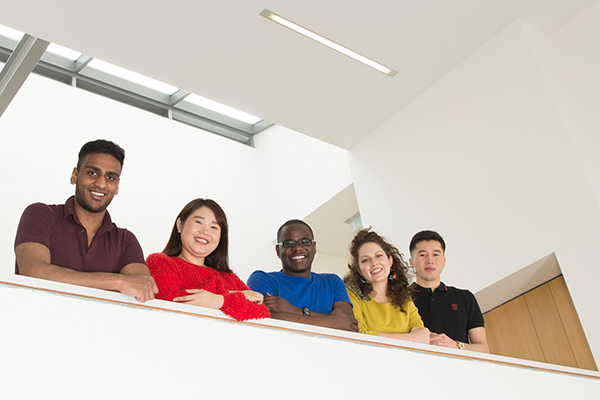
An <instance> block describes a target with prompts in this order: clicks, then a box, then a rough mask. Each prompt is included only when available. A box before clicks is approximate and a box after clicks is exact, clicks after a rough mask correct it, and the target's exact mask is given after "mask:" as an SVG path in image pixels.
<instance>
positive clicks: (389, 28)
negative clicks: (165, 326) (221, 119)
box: [0, 0, 600, 397]
mask: <svg viewBox="0 0 600 400" xmlns="http://www.w3.org/2000/svg"><path fill="white" fill-rule="evenodd" d="M315 4H317V2H314V1H307V2H292V1H284V2H269V1H267V2H266V3H264V2H263V3H260V4H258V2H256V1H248V2H244V3H240V2H232V1H223V2H219V3H216V2H207V1H198V2H190V1H183V0H181V1H173V2H171V3H169V5H168V7H167V6H166V5H165V4H164V3H163V2H161V3H160V5H159V3H156V2H150V3H146V4H145V6H144V7H143V8H142V9H140V8H139V7H138V6H137V5H135V6H134V5H133V3H123V2H116V1H114V0H111V1H106V2H103V3H102V4H100V3H98V4H95V5H94V6H93V7H91V6H90V7H83V6H81V4H80V3H79V2H77V3H75V2H74V1H70V0H65V1H62V2H60V5H57V3H56V2H43V1H41V0H36V1H31V2H4V3H3V4H2V12H1V13H0V23H2V24H5V25H8V26H10V27H13V28H17V29H20V30H23V31H25V32H27V33H30V34H32V35H35V36H38V37H40V38H42V39H45V40H50V41H53V42H56V43H58V44H61V45H65V46H67V47H71V48H73V49H75V50H79V51H82V52H83V53H85V54H87V55H90V56H94V57H99V58H101V59H104V60H105V61H108V62H112V63H114V64H117V65H120V66H123V67H126V68H129V69H132V70H135V71H137V72H140V73H143V74H146V75H149V76H151V77H153V78H156V79H161V80H163V81H165V82H167V83H170V84H174V85H178V86H181V87H182V88H183V89H185V90H188V91H192V92H196V93H198V94H201V95H203V96H206V97H209V98H212V99H214V100H217V101H220V102H223V103H225V104H229V105H231V106H234V107H237V108H239V109H241V110H243V111H246V112H249V113H252V114H254V115H258V116H261V117H264V118H265V119H267V120H270V121H273V122H276V123H279V124H280V125H282V126H286V127H287V128H282V127H281V126H279V127H274V128H271V129H269V130H267V131H265V132H263V133H261V134H259V135H258V137H257V138H256V149H251V148H248V147H245V146H242V145H239V144H236V143H233V142H231V141H227V140H225V139H221V138H218V137H215V136H214V135H211V134H208V133H206V134H205V133H202V132H201V131H198V130H197V129H194V128H189V127H186V126H182V125H181V124H177V123H173V122H171V121H168V120H166V119H164V118H160V117H156V116H153V115H148V114H147V113H145V112H143V111H140V110H136V109H133V108H131V107H127V106H123V105H121V104H117V103H114V102H111V101H109V100H105V99H102V98H98V97H97V96H95V95H91V94H87V93H85V92H82V91H77V90H75V89H72V88H70V87H68V86H65V85H61V84H58V83H55V82H50V81H47V80H45V79H43V78H39V77H36V76H31V77H30V78H29V79H28V81H27V82H26V83H25V85H24V87H23V89H22V90H21V91H20V92H19V93H18V94H17V96H16V98H15V99H14V101H13V103H11V105H10V106H9V108H8V109H7V111H6V112H5V114H4V115H3V117H2V118H1V119H0V133H2V135H3V139H4V145H3V146H1V148H0V155H1V156H2V158H1V161H0V162H1V163H2V166H3V167H4V171H5V179H6V180H7V181H6V184H5V185H4V187H5V191H4V192H3V193H4V196H3V198H2V211H1V212H0V222H1V223H2V226H3V228H2V230H1V231H0V257H1V259H0V261H1V262H0V265H1V267H0V268H1V269H2V270H3V271H7V272H9V271H12V262H13V256H12V241H13V239H14V230H15V227H16V224H17V221H18V218H19V216H20V213H21V211H22V210H23V208H24V207H25V206H26V205H27V204H29V203H31V202H35V201H43V202H46V203H52V202H55V203H60V202H63V201H64V200H65V199H66V198H67V197H68V196H69V195H71V194H72V193H73V188H71V187H69V186H68V184H67V182H68V178H69V175H70V171H71V169H72V167H73V166H74V164H75V162H76V157H75V155H76V153H77V151H78V149H79V148H80V146H81V144H82V143H84V142H85V141H87V140H91V139H96V138H98V137H107V138H109V139H112V140H115V141H116V142H117V143H119V144H121V145H123V147H125V149H126V150H127V151H128V155H127V158H126V162H125V167H124V175H123V181H122V184H121V191H120V194H119V196H117V198H115V200H114V203H113V204H112V205H111V207H110V211H111V213H112V215H113V217H114V220H115V221H116V222H117V223H118V224H120V225H121V226H125V227H128V228H130V229H131V230H132V231H133V232H135V233H136V234H137V236H138V237H139V238H140V241H141V242H142V245H143V247H144V251H145V252H146V253H149V252H155V251H160V250H161V249H162V247H163V246H164V243H165V241H166V238H167V236H168V233H169V231H170V227H171V224H172V223H173V219H174V216H175V215H176V214H177V212H178V211H179V209H181V207H182V206H183V205H184V204H185V203H186V202H187V201H189V200H190V199H192V198H194V197H199V196H207V197H211V198H214V199H216V200H217V201H218V202H219V203H220V204H221V205H223V207H224V209H225V210H226V211H227V213H228V215H229V217H230V219H231V226H232V230H231V233H232V239H231V249H232V254H231V259H232V266H233V268H234V270H235V271H236V272H238V274H239V275H240V276H241V277H242V278H245V277H247V275H248V274H249V273H250V272H251V271H252V270H254V269H257V268H261V269H266V270H274V269H278V268H279V263H278V261H277V259H276V258H275V256H274V252H273V249H272V240H273V239H274V234H275V230H276V229H277V227H278V226H279V225H280V224H281V223H282V222H283V221H285V220H287V219H289V218H302V217H304V216H306V215H308V214H309V213H310V212H312V211H313V210H314V209H315V208H317V207H319V206H320V205H321V204H323V203H324V202H325V201H326V200H328V199H330V198H331V197H332V196H333V195H335V194H336V193H338V192H340V191H341V190H342V189H344V188H346V187H347V186H348V185H349V184H350V183H351V182H354V188H355V191H356V195H357V200H358V206H359V208H360V212H361V216H362V220H363V224H364V225H365V226H366V225H373V226H374V227H375V228H376V229H377V230H379V231H380V232H381V233H383V234H384V235H386V236H388V237H390V238H391V239H392V240H393V241H394V243H395V244H396V245H397V246H398V247H399V248H401V249H405V251H406V250H407V249H406V247H407V245H408V242H409V240H410V237H411V236H412V235H413V234H414V233H415V232H417V231H419V230H422V229H434V230H437V231H439V232H440V233H441V234H442V235H443V236H444V237H445V239H446V241H447V243H448V251H447V258H448V262H447V267H446V270H445V271H444V275H443V280H444V281H445V282H446V283H448V284H452V285H455V286H458V287H466V288H469V289H471V290H472V291H473V292H478V291H480V290H483V289H485V288H487V287H489V286H491V285H493V284H495V283H496V282H498V281H501V280H503V279H505V278H506V277H509V276H518V274H516V275H514V274H515V273H516V272H518V271H519V270H521V269H523V268H525V267H526V266H528V265H531V264H532V263H534V262H536V261H538V260H541V259H542V258H544V257H546V256H547V255H548V254H552V253H554V254H555V255H556V259H557V261H558V264H559V265H560V268H561V270H562V272H563V275H564V277H565V280H566V282H567V286H568V288H569V290H570V293H571V296H572V298H573V301H574V303H575V306H576V308H577V312H578V315H579V318H580V320H581V322H582V325H583V327H584V329H585V332H586V334H587V338H588V341H589V343H590V346H591V348H592V352H593V353H594V355H595V356H596V359H598V355H599V354H600V335H598V332H599V331H600V320H599V319H598V318H597V315H598V310H597V306H596V304H595V301H594V299H592V297H593V294H594V293H595V292H594V289H595V287H596V286H597V282H598V281H599V280H600V279H599V278H600V268H599V265H598V261H597V257H595V255H594V253H595V250H596V249H597V247H598V243H600V203H599V199H600V164H599V162H600V161H598V157H597V155H598V154H600V139H599V136H598V132H599V131H600V117H599V113H598V110H599V109H600V107H599V106H600V75H599V74H598V71H600V52H599V51H598V49H599V48H600V46H599V44H600V4H599V3H598V2H591V1H571V0H569V1H566V0H565V1H555V2H551V4H550V3H549V2H547V1H543V0H528V1H516V0H514V1H506V2H497V1H491V0H489V1H480V0H465V1H460V2H446V1H441V0H440V1H431V2H420V3H415V2H409V1H397V2H387V1H382V2H374V3H369V4H368V5H367V3H364V2H358V1H349V2H343V3H342V2H341V1H333V2H329V3H327V5H323V3H322V2H319V3H318V6H319V7H316V6H315ZM588 6H589V7H588ZM586 7H587V8H586ZM263 8H269V9H271V10H272V11H275V12H280V13H281V14H282V15H284V16H287V17H290V18H291V19H292V20H295V21H296V22H298V23H301V24H303V25H305V26H307V27H309V28H314V29H315V30H317V31H319V32H320V33H323V34H324V35H325V36H328V37H330V38H331V39H334V40H337V41H339V42H341V43H342V44H346V45H348V46H349V47H351V48H353V49H354V50H357V51H359V52H361V53H364V54H365V55H367V56H371V57H373V58H374V59H376V60H378V61H381V62H383V63H386V64H390V66H391V67H392V68H394V69H397V70H399V71H400V72H399V74H398V75H396V76H395V77H393V78H389V77H387V76H384V75H383V74H380V73H378V72H375V71H371V70H369V69H368V68H367V67H363V66H361V65H359V64H357V63H355V62H353V61H352V60H349V59H347V58H346V57H344V56H340V55H337V54H333V53H330V52H329V51H328V50H327V49H325V48H323V47H322V46H320V47H318V45H315V46H317V47H314V46H313V44H312V43H310V42H309V41H306V40H305V39H303V38H300V37H298V36H294V35H295V34H293V33H292V32H288V31H285V30H283V31H280V30H277V26H276V25H275V24H273V23H272V22H269V21H267V20H265V19H264V18H261V17H259V16H258V13H260V11H262V9H263ZM317 8H319V9H321V10H323V11H324V13H323V14H319V13H316V12H315V9H317ZM229 15H233V16H234V19H233V20H231V21H229V22H226V19H225V16H229ZM332 15H335V18H329V17H330V16H332ZM169 17H171V18H169ZM165 21H167V22H165ZM304 21H307V22H304ZM404 29H407V30H406V31H405V30H404ZM384 37H385V38H387V41H384V42H381V41H380V39H381V38H384ZM246 39H247V40H246ZM249 42H252V43H255V44H253V45H249ZM380 43H383V44H381V45H380ZM259 48H260V51H258V49H259ZM262 51H264V52H265V54H268V56H267V55H265V56H264V57H262V58H261V55H262ZM174 60H175V61H176V62H177V63H175V61H174ZM390 60H391V62H389V61H390ZM401 67H403V68H405V69H404V70H400V68H401ZM400 77H402V79H398V78H400ZM288 128H290V129H294V130H295V131H291V130H290V129H288ZM298 132H301V133H298ZM303 134H304V135H310V136H314V137H317V138H319V139H321V140H323V141H326V142H329V143H334V144H336V145H338V146H340V147H343V148H346V149H349V151H348V154H346V152H345V151H344V150H340V148H336V147H333V146H330V145H326V144H323V142H320V141H318V140H314V139H312V138H308V137H306V136H304V135H303ZM346 155H348V157H349V160H350V169H348V163H347V160H346ZM307 169H308V172H307ZM317 235H318V233H317ZM500 302H502V301H500V300H499V303H500ZM3 310H5V308H3ZM4 312H7V311H4ZM149 314H151V313H149ZM24 315H25V314H24ZM108 317H109V316H108ZM15 318H16V317H15ZM109 319H110V317H109ZM24 320H25V317H24ZM317 342H318V341H317ZM319 343H320V342H319ZM317 347H318V348H319V349H321V347H320V346H317ZM290 348H291V349H292V350H291V351H293V352H295V351H296V350H293V349H296V347H295V346H290ZM344 350H346V349H344ZM341 353H343V352H340V354H341ZM275 354H277V353H275ZM286 354H289V353H286ZM324 354H325V353H324ZM299 356H301V355H299ZM347 356H348V357H350V355H348V354H347ZM340 357H345V356H340ZM370 357H372V355H370ZM362 359H369V358H368V357H366V356H365V357H352V358H348V359H347V360H346V361H347V362H346V364H345V365H352V364H351V361H355V360H362ZM307 363H308V361H307ZM390 363H391V361H390ZM465 364H466V365H471V364H474V365H477V364H478V363H465ZM407 365H410V364H407ZM434 365H436V364H434ZM306 366H308V364H306ZM390 367H391V364H390ZM313 368H314V366H313V365H312V364H311V369H310V370H311V371H312V369H313ZM422 368H423V369H422V370H425V368H431V366H428V367H426V366H422ZM434 368H437V367H434ZM461 368H462V364H461ZM461 368H456V366H454V367H450V368H446V369H445V370H448V371H454V370H458V369H461ZM326 369H330V368H327V366H326ZM282 370H283V368H280V369H278V371H282ZM386 370H388V371H389V370H390V369H389V368H388V369H386ZM417 370H419V369H417ZM445 370H444V371H445ZM436 371H438V370H436ZM441 371H442V370H439V371H438V372H439V373H437V374H436V373H435V371H434V374H433V375H431V376H435V377H436V378H437V377H438V376H441V377H442V378H441V379H442V380H444V379H446V378H444V377H443V375H444V374H443V373H442V372H441ZM469 373H470V372H469ZM461 376H469V375H468V374H464V375H461ZM501 376H502V377H503V378H506V382H508V383H507V384H508V385H509V386H508V387H511V388H512V386H510V385H512V384H513V383H511V382H513V381H512V379H513V376H512V375H511V376H504V375H501ZM336 377H339V375H336ZM294 378H295V377H294ZM509 378H510V379H509ZM521 378H523V379H521ZM500 379H502V378H500ZM514 379H516V382H523V385H524V388H519V389H523V390H525V392H521V391H518V392H517V391H516V390H515V392H514V393H512V392H511V393H507V392H502V391H501V390H503V389H502V388H504V387H505V386H502V385H496V386H493V387H494V389H496V388H497V387H498V388H499V389H498V390H500V391H499V392H497V393H500V394H503V395H504V396H503V397H518V396H520V395H522V393H530V392H528V391H527V390H528V389H527V388H528V387H532V386H539V387H540V388H541V390H545V388H546V387H550V386H551V385H546V382H544V383H543V384H540V385H532V386H529V385H526V384H525V382H524V379H525V378H524V377H521V376H520V375H518V374H517V376H516V377H514ZM290 380H291V379H290ZM482 382H483V385H482V389H483V388H489V387H491V386H490V385H491V384H492V383H491V381H489V380H486V379H483V381H482ZM557 382H558V383H565V385H566V386H565V387H562V386H561V387H560V388H558V389H556V390H553V392H552V394H558V393H562V392H561V390H566V389H569V390H573V389H574V390H578V389H579V386H578V385H573V386H577V387H574V388H572V387H570V386H571V385H570V383H567V382H564V381H562V380H561V379H558V380H557ZM443 383H447V384H443V385H440V387H444V388H452V389H451V390H453V388H455V387H460V388H461V390H462V389H464V387H463V385H456V381H452V382H447V381H443ZM503 383H504V381H503ZM474 384H475V385H479V381H477V380H474ZM357 390H359V391H360V390H363V389H362V388H360V389H357ZM507 390H508V389H507ZM494 393H496V391H494ZM595 393H597V391H596V392H595ZM532 396H534V395H533V394H532ZM535 397H537V396H535ZM563 397H564V396H563Z"/></svg>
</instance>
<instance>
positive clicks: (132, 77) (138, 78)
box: [88, 58, 179, 96]
mask: <svg viewBox="0 0 600 400" xmlns="http://www.w3.org/2000/svg"><path fill="white" fill-rule="evenodd" d="M88 67H89V68H93V69H95V70H98V71H102V72H105V73H107V74H110V75H113V76H116V77H118V78H121V79H125V80H127V81H130V82H133V83H136V84H138V85H141V86H145V87H147V88H150V89H153V90H156V91H157V92H160V93H164V94H166V95H169V96H171V95H172V94H174V93H175V92H177V91H178V90H179V88H177V87H175V86H171V85H168V84H166V83H164V82H161V81H158V80H156V79H152V78H149V77H147V76H144V75H142V74H138V73H137V72H133V71H130V70H128V69H125V68H121V67H117V66H116V65H113V64H109V63H107V62H105V61H101V60H98V59H96V58H95V59H93V60H92V61H90V63H89V64H88Z"/></svg>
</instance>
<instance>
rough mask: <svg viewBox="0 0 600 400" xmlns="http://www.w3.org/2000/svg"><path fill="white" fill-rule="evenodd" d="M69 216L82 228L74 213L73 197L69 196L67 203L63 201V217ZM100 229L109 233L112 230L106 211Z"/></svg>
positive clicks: (110, 220)
mask: <svg viewBox="0 0 600 400" xmlns="http://www.w3.org/2000/svg"><path fill="white" fill-rule="evenodd" d="M69 215H72V216H73V220H75V222H77V223H78V224H79V225H81V226H83V225H82V224H81V222H80V221H79V218H78V217H77V213H75V196H71V197H69V198H68V199H67V201H65V209H64V212H63V217H64V218H67V217H68V216H69ZM101 228H104V229H105V230H106V231H110V230H111V229H112V228H113V223H112V219H111V218H110V214H109V213H108V211H106V212H105V213H104V220H103V221H102V226H101Z"/></svg>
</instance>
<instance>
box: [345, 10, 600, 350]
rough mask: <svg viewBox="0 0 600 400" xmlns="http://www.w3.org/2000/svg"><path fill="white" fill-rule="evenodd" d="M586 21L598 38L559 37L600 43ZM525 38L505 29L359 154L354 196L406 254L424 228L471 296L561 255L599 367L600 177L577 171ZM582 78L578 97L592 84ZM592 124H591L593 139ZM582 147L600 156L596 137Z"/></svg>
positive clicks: (587, 45)
mask: <svg viewBox="0 0 600 400" xmlns="http://www.w3.org/2000/svg"><path fill="white" fill-rule="evenodd" d="M588 12H594V18H593V23H595V25H594V30H592V31H591V32H588V31H587V30H586V28H587V27H586V26H580V27H570V26H567V27H565V28H564V29H565V30H568V29H571V28H573V29H575V30H577V29H578V28H580V31H577V32H576V33H569V34H567V33H561V32H557V33H555V36H557V37H558V36H560V35H567V36H568V35H570V36H569V37H570V38H571V39H573V40H575V41H576V40H577V39H576V38H574V37H575V36H577V35H583V36H584V37H586V38H587V35H592V36H593V37H595V38H596V40H597V39H598V37H600V35H598V33H599V32H600V28H598V25H600V24H598V22H600V21H599V20H600V18H599V17H598V12H597V11H596V10H593V11H592V10H590V11H588ZM581 18H582V19H584V20H586V17H581ZM593 23H592V22H591V24H592V25H593ZM525 29H526V30H527V32H529V29H530V27H526V28H524V27H523V26H522V24H521V22H520V21H515V22H513V23H512V24H510V25H509V26H508V27H507V28H506V29H505V30H504V31H502V32H501V33H500V34H498V35H497V36H496V37H495V38H493V39H492V40H490V41H489V42H488V43H486V44H485V45H484V46H482V47H481V48H480V49H479V50H478V51H477V52H475V53H474V54H472V55H471V56H470V57H469V58H468V59H466V60H465V61H464V62H462V63H461V64H460V65H458V66H457V67H456V68H455V69H454V70H452V71H451V72H450V73H448V74H447V75H446V76H444V77H443V78H442V79H440V80H439V81H438V82H437V83H436V84H434V85H433V86H432V87H430V88H429V89H428V90H427V91H425V92H424V93H423V94H422V95H420V96H419V97H418V98H417V99H416V100H415V101H414V102H413V103H411V104H410V105H408V106H407V107H405V108H404V109H402V110H401V111H400V112H398V113H397V114H396V115H395V116H393V117H392V118H391V119H389V120H388V121H387V122H386V123H385V124H383V125H382V126H381V127H379V128H378V129H376V130H375V131H374V132H373V133H372V134H370V135H369V136H368V137H367V138H365V139H364V140H363V141H361V142H360V143H359V144H358V145H356V146H355V147H354V148H352V149H351V150H350V155H349V157H350V164H351V169H352V174H353V177H354V185H355V190H356V194H357V198H358V203H359V206H360V210H361V216H362V220H363V223H364V225H373V226H374V227H375V228H376V229H378V230H379V231H380V232H382V233H383V234H385V235H387V236H389V237H391V238H392V240H393V241H394V242H395V243H396V244H397V245H398V247H399V248H401V249H405V250H404V251H406V252H408V243H409V241H410V238H411V237H412V235H413V234H414V233H416V232H417V231H419V230H422V229H433V230H436V231H439V232H440V233H441V234H442V236H444V238H445V239H446V242H447V245H448V251H447V253H446V255H447V259H448V262H447V264H446V269H445V271H444V274H443V276H442V278H443V280H444V281H445V282H446V283H448V284H452V285H455V286H458V287H467V288H469V289H471V290H472V291H474V292H476V291H478V290H480V289H483V288H485V287H487V286H489V285H490V284H492V283H493V282H496V281H498V280H500V279H502V278H504V277H506V276H508V275H510V274H511V273H513V272H515V271H518V270H519V269H521V268H523V267H525V266H527V265H529V264H531V263H533V262H534V261H537V260H539V259H541V258H542V257H544V256H546V255H547V254H550V253H552V252H555V253H556V256H557V259H558V261H559V264H560V266H561V268H562V271H563V273H564V276H565V279H566V281H567V283H568V286H569V289H570V291H571V294H572V296H573V300H574V302H575V305H576V307H577V310H578V313H579V316H580V319H581V321H582V324H583V327H584V329H585V331H586V332H587V336H588V340H589V342H590V345H591V347H592V351H593V352H594V354H596V357H598V356H599V355H600V337H599V336H598V335H597V334H595V333H596V332H598V331H599V330H600V321H599V320H598V319H597V307H596V305H595V304H594V303H595V302H594V301H590V297H591V295H590V293H593V291H594V288H595V286H596V282H598V280H599V279H600V268H599V265H598V262H597V261H596V260H595V256H594V255H593V254H594V252H595V249H596V248H597V247H598V243H600V209H599V207H598V202H597V201H596V198H595V197H594V194H593V191H592V187H591V186H590V181H589V178H590V177H592V178H594V179H595V180H596V184H598V183H600V180H599V179H598V178H599V177H600V170H599V169H597V167H596V166H593V165H591V164H588V166H589V169H591V170H592V172H593V173H589V172H588V171H586V170H585V169H584V168H582V161H581V158H580V154H579V153H578V152H577V151H576V149H575V147H574V146H573V144H572V138H571V135H570V132H569V130H568V128H567V127H566V126H565V124H564V123H563V117H562V115H561V112H560V110H559V107H561V106H562V105H561V104H559V103H558V102H556V101H555V96H554V94H552V93H551V90H550V88H549V86H548V84H547V73H545V72H543V71H542V69H541V68H540V63H541V62H543V60H542V58H541V57H539V55H538V54H537V49H534V48H532V46H533V45H534V44H533V42H534V41H533V40H531V41H530V39H531V37H530V36H531V35H529V34H528V33H526V31H525ZM593 42H595V40H589V41H586V42H584V43H581V42H579V48H580V50H579V51H580V55H583V54H584V53H585V52H586V51H587V52H593V53H594V54H595V56H596V59H597V58H598V57H600V56H598V47H597V46H592V43H593ZM566 49H571V47H570V46H564V47H563V48H559V47H558V46H555V48H554V49H545V51H554V52H556V53H558V54H556V56H557V58H564V57H567V56H569V54H567V53H566ZM597 71H598V68H597V67H596V68H595V69H594V70H593V71H592V70H590V71H589V75H590V76H593V80H592V78H590V80H592V82H591V83H593V84H594V83H596V82H598V79H600V78H598V73H597ZM561 79H565V80H566V79H568V77H563V78H561ZM582 79H583V80H585V82H580V84H579V86H580V87H581V89H582V90H583V87H584V86H585V84H586V83H588V82H587V76H586V77H582ZM569 84H570V82H568V81H561V85H560V86H561V87H563V86H568V85H569ZM595 93H596V96H598V91H596V92H595ZM565 96H566V95H565ZM573 97H575V99H572V98H571V97H570V98H569V100H574V101H575V102H576V103H580V102H583V103H585V102H586V100H587V98H584V97H583V96H582V94H581V93H573ZM595 110H596V112H595V114H594V117H595V118H598V117H597V116H598V113H597V107H596V108H595ZM590 114H591V113H590ZM573 117H574V118H575V117H576V116H575V115H573ZM577 117H579V115H577ZM594 123H595V121H592V120H591V117H590V118H588V120H587V124H588V127H591V128H593V129H592V130H594V129H595V132H596V134H595V136H594V137H595V140H597V132H598V128H599V126H598V124H597V123H596V124H595V125H594ZM590 135H591V136H593V135H592V134H590ZM582 140H584V145H585V146H587V145H589V147H590V148H591V149H592V150H594V149H595V148H596V147H594V146H595V142H593V141H592V140H591V139H590V140H587V141H586V140H585V138H584V139H582ZM596 154H597V152H596ZM596 161H597V157H596ZM586 172H588V173H586ZM373 194H377V195H373Z"/></svg>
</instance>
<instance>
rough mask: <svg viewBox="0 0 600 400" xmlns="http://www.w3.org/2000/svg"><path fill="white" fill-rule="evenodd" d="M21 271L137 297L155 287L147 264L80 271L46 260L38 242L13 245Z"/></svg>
mask: <svg viewBox="0 0 600 400" xmlns="http://www.w3.org/2000/svg"><path fill="white" fill-rule="evenodd" d="M15 255H16V257H17V264H18V265H19V271H20V273H21V275H25V276H31V277H34V278H41V279H47V280H50V281H56V282H63V283H70V284H73V285H79V286H87V287H91V288H95V289H105V290H113V291H117V292H121V293H123V294H127V295H130V296H134V297H135V298H136V299H137V300H138V301H141V302H145V301H148V300H152V299H154V294H155V293H158V288H157V287H156V284H155V283H154V279H152V277H151V276H150V273H149V272H148V268H147V267H146V266H145V265H144V264H141V263H134V264H129V265H126V266H125V267H123V268H122V269H121V273H119V274H111V273H107V272H81V271H75V270H72V269H70V268H64V267H59V266H58V265H53V264H50V259H51V258H50V250H49V249H48V248H47V247H46V246H44V245H42V244H39V243H33V242H27V243H21V244H20V245H18V246H17V248H16V249H15Z"/></svg>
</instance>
